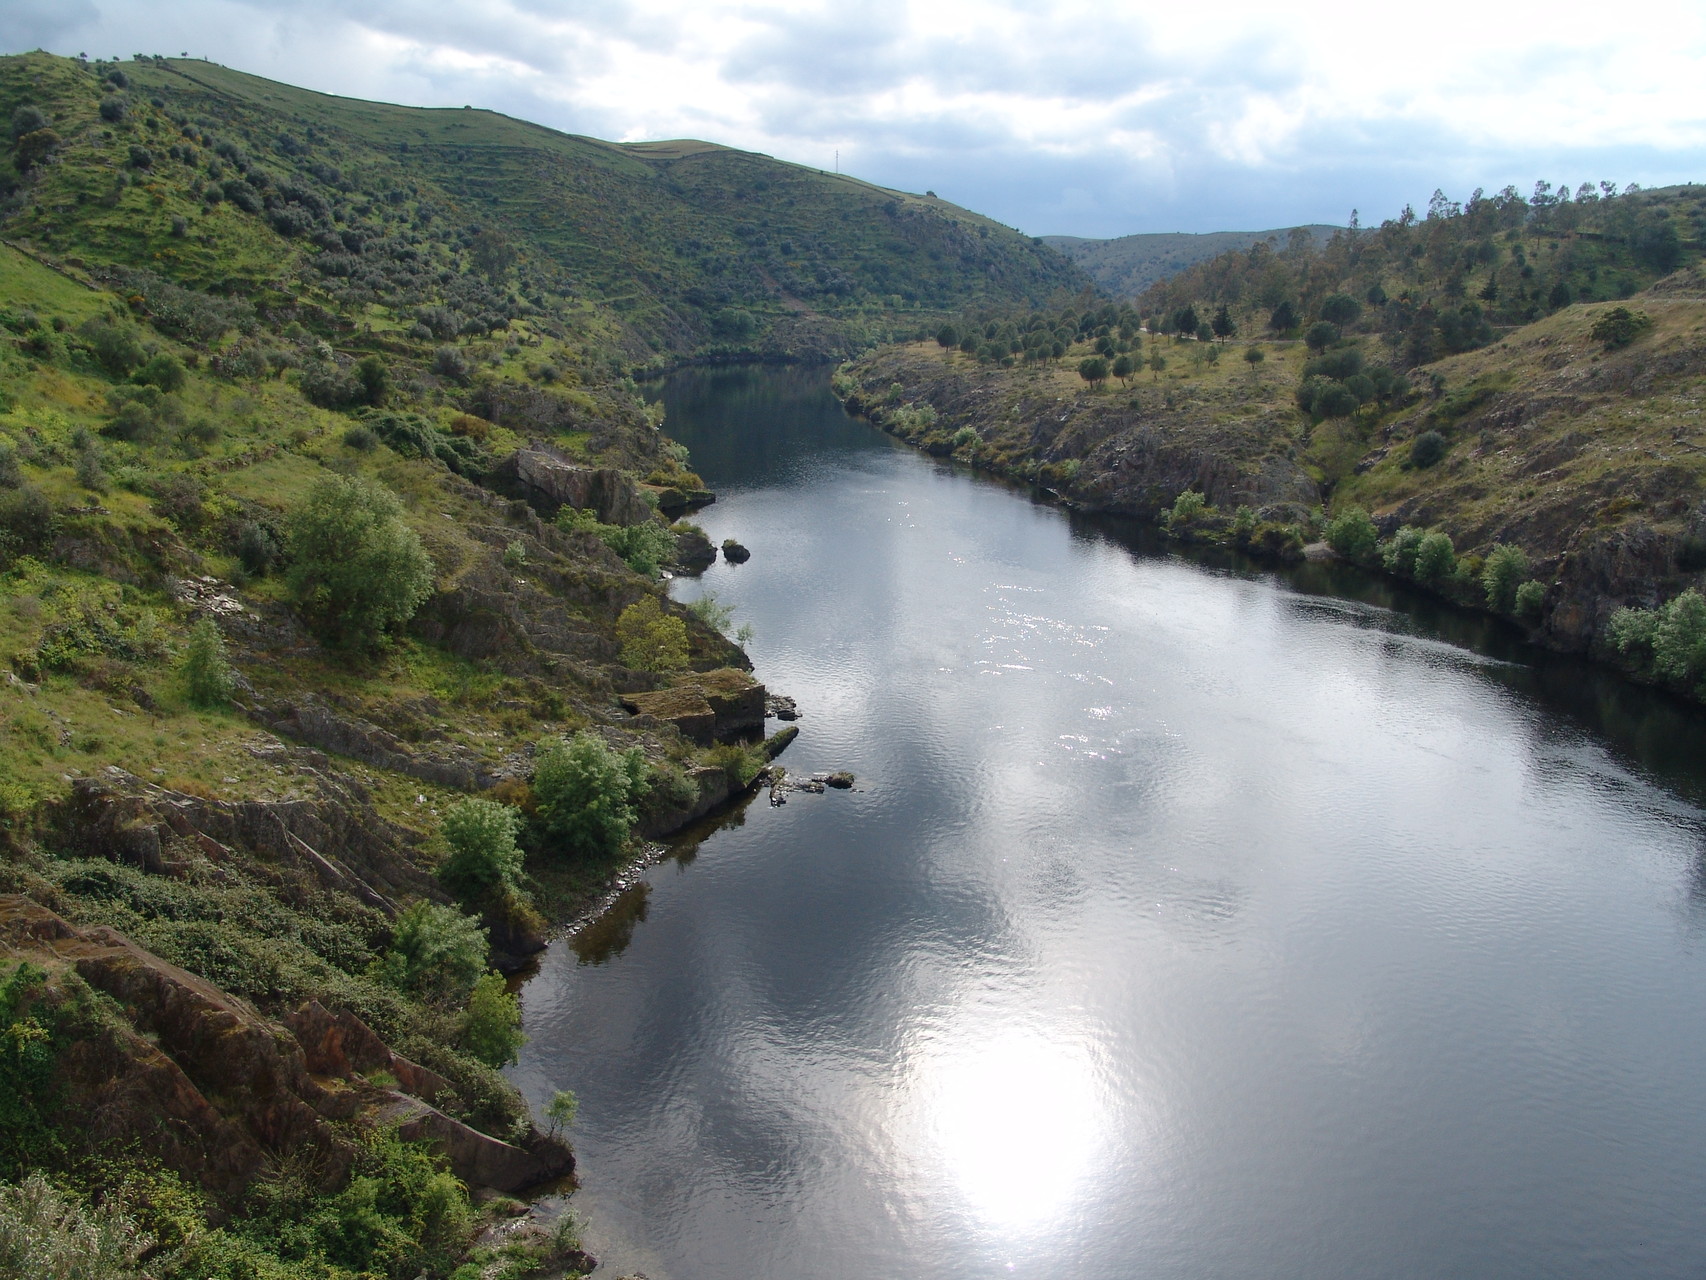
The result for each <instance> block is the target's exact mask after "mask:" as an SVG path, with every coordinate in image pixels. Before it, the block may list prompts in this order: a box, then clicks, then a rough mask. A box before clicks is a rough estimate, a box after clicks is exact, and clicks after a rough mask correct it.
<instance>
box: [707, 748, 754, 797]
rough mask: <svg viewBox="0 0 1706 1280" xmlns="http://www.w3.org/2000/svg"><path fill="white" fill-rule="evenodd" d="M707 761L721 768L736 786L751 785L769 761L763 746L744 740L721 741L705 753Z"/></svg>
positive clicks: (716, 767)
mask: <svg viewBox="0 0 1706 1280" xmlns="http://www.w3.org/2000/svg"><path fill="white" fill-rule="evenodd" d="M705 763H706V764H708V765H710V766H711V767H712V768H713V769H721V770H722V771H723V774H724V775H725V776H726V777H727V778H728V780H729V785H730V786H733V787H735V788H737V789H738V788H741V787H746V786H750V785H751V783H752V780H753V779H754V778H756V777H757V776H758V771H759V770H760V769H762V768H764V766H765V765H766V764H768V763H769V757H768V756H766V755H765V754H764V751H763V749H762V748H760V747H758V746H754V745H750V744H748V743H744V742H720V743H718V744H717V745H716V746H714V747H712V748H711V749H710V750H709V751H707V752H706V753H705Z"/></svg>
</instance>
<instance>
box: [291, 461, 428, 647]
mask: <svg viewBox="0 0 1706 1280" xmlns="http://www.w3.org/2000/svg"><path fill="white" fill-rule="evenodd" d="M286 539H287V543H288V546H289V551H290V558H291V566H290V573H289V579H288V581H289V586H290V590H291V592H292V594H293V595H294V596H295V598H296V602H297V604H298V605H299V606H300V607H301V609H302V611H303V613H304V614H306V615H307V617H308V618H309V620H310V621H311V622H312V623H313V624H314V626H315V627H316V629H317V630H318V631H319V632H320V634H321V636H322V637H323V638H325V639H326V640H327V641H329V642H330V643H333V644H338V645H344V646H348V647H372V646H374V645H377V644H379V643H381V642H382V641H383V640H384V639H385V637H386V635H387V633H389V632H390V631H392V630H394V629H395V628H397V627H400V626H402V625H403V624H404V623H406V622H407V621H408V620H409V619H410V618H412V617H414V615H415V610H416V609H418V608H420V606H421V602H422V601H424V600H425V599H426V598H427V596H428V595H429V594H431V592H432V575H433V563H432V559H431V557H430V556H428V555H427V553H426V548H425V547H423V546H422V545H421V540H420V537H419V535H417V534H416V533H415V531H414V530H413V529H411V528H409V526H408V525H407V524H405V523H404V522H403V508H402V504H401V503H400V502H398V501H397V498H396V495H394V494H393V493H392V492H391V491H390V490H389V489H385V488H382V487H381V486H379V485H375V484H371V483H369V482H368V481H365V480H361V479H358V478H356V477H353V476H329V477H327V478H326V479H324V480H322V481H320V482H319V483H318V484H316V485H315V486H314V487H313V489H311V490H310V491H309V493H308V497H307V498H306V500H305V501H304V502H303V503H302V505H301V506H300V507H298V508H297V509H296V510H295V511H294V512H292V513H291V516H290V520H289V524H288V526H287V532H286Z"/></svg>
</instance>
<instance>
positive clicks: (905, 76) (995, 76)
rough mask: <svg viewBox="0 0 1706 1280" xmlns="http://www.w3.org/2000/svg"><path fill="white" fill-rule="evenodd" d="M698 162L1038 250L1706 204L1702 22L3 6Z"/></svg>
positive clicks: (1586, 10) (78, 48) (457, 6)
mask: <svg viewBox="0 0 1706 1280" xmlns="http://www.w3.org/2000/svg"><path fill="white" fill-rule="evenodd" d="M38 47H39V48H45V49H49V50H52V51H53V52H56V53H65V54H74V53H78V52H86V53H88V54H89V55H90V56H91V57H110V56H112V55H114V54H120V55H124V56H128V55H130V54H131V53H134V52H143V53H170V54H177V53H180V52H184V51H188V52H189V53H191V54H192V55H195V56H205V57H208V58H211V59H213V60H214V61H216V62H222V63H224V64H226V65H228V66H232V67H237V68H241V69H243V70H246V71H252V72H255V73H257V74H259V75H264V76H269V77H272V78H274V79H278V80H284V81H288V82H290V83H293V84H299V85H305V86H308V87H310V88H314V89H320V90H323V91H326V92H330V93H339V94H346V95H350V96H354V97H363V98H380V99H385V100H388V101H393V102H403V103H410V104H416V105H423V106H447V105H448V106H461V105H462V104H464V103H472V104H474V105H476V106H486V107H492V108H494V109H496V110H499V111H505V112H508V113H509V114H511V115H515V116H521V117H524V118H526V119H529V120H535V121H539V122H540V123H543V124H548V125H551V126H554V127H556V128H560V129H565V130H569V131H571V132H575V133H586V134H593V135H595V136H598V137H605V138H614V139H619V140H639V139H647V138H671V137H684V136H685V137H697V138H706V139H710V140H711V141H715V142H722V143H727V144H729V145H732V146H738V147H745V148H749V149H751V150H756V151H763V152H767V153H769V154H771V155H774V156H777V157H779V158H781V159H785V160H792V161H796V162H799V163H801V164H808V165H814V166H819V167H822V168H829V167H831V166H832V165H833V164H834V163H835V162H836V155H837V153H838V152H839V160H840V164H841V167H842V168H843V169H844V170H846V171H848V172H852V173H856V174H858V175H860V176H861V177H865V178H869V179H871V180H873V181H876V182H880V183H883V184H886V185H889V186H895V187H901V188H904V189H907V190H913V191H922V190H924V189H926V188H930V189H933V190H935V191H936V192H937V193H938V194H940V195H941V196H943V197H944V198H946V199H950V200H953V201H955V202H957V203H959V204H962V205H966V206H968V207H970V208H973V209H977V210H979V211H980V212H983V213H987V214H989V215H991V216H993V217H995V218H999V219H1000V220H1001V221H1003V222H1007V223H1010V224H1012V225H1014V226H1017V227H1019V228H1020V229H1022V230H1024V231H1026V232H1029V233H1031V234H1034V235H1041V234H1048V233H1060V234H1070V235H1086V236H1111V235H1122V234H1125V233H1128V232H1133V231H1213V230H1251V229H1257V228H1268V227H1276V226H1288V225H1292V224H1295V223H1300V222H1316V221H1318V222H1335V223H1342V222H1344V221H1345V220H1346V218H1347V217H1348V216H1349V214H1350V211H1351V209H1352V208H1353V207H1355V208H1357V209H1360V211H1361V213H1362V217H1363V220H1364V221H1365V222H1373V221H1378V220H1379V219H1380V218H1382V217H1388V216H1391V215H1392V214H1394V213H1396V212H1397V210H1398V209H1399V208H1400V207H1401V206H1402V205H1403V204H1404V203H1405V202H1406V201H1413V202H1415V203H1416V204H1417V205H1418V206H1421V205H1425V203H1426V201H1427V198H1428V196H1429V194H1430V193H1431V192H1432V191H1433V189H1434V188H1435V187H1436V186H1439V187H1443V188H1444V189H1445V191H1446V193H1447V194H1448V195H1450V196H1453V197H1455V198H1459V199H1461V198H1463V197H1465V196H1467V195H1468V194H1469V191H1470V190H1471V189H1472V188H1474V187H1476V186H1484V187H1487V188H1488V189H1497V188H1499V187H1502V186H1504V185H1505V184H1507V183H1515V184H1516V185H1517V186H1519V187H1520V188H1521V189H1522V190H1524V191H1525V192H1526V191H1527V190H1528V189H1529V188H1530V187H1531V186H1532V185H1533V183H1534V181H1535V180H1536V179H1537V178H1545V179H1547V180H1549V181H1551V182H1554V183H1558V182H1568V183H1569V184H1570V186H1571V187H1575V186H1577V185H1579V184H1580V183H1581V182H1582V181H1584V180H1590V179H1591V180H1594V181H1598V180H1600V179H1611V180H1614V181H1616V182H1617V183H1618V184H1619V185H1623V184H1626V183H1628V182H1639V183H1641V184H1642V185H1645V186H1654V185H1660V184H1665V183H1672V182H1685V181H1690V180H1695V179H1700V180H1703V181H1706V94H1703V93H1702V92H1701V91H1700V86H1701V84H1702V83H1703V82H1706V4H1702V3H1701V2H1700V0H1631V2H1629V3H1625V4H1622V5H1608V4H1605V3H1603V0H1600V2H1598V3H1594V4H1591V5H1590V4H1585V3H1577V2H1576V0H1546V2H1544V3H1539V2H1535V3H1530V2H1528V0H1425V2H1424V3H1421V4H1406V5H1399V4H1395V3H1391V2H1390V0H1388V2H1387V3H1375V4H1347V3H1344V2H1343V0H1339V2H1337V3H1323V2H1321V0H1262V2H1261V3H1250V2H1247V0H1220V2H1214V0H1208V2H1204V3H1191V4H1181V3H1177V2H1175V3H1172V4H1162V3H1155V2H1152V3H1148V4H1142V5H1138V4H1132V3H1127V2H1125V0H1103V2H1102V3H1079V2H1078V0H1007V2H1002V0H976V2H972V0H860V2H857V3H855V2H852V0H840V2H838V3H783V2H780V0H775V2H772V3H764V2H762V0H601V2H597V3H589V2H587V0H364V3H361V4H349V3H334V2H333V0H271V2H267V3H263V2H261V0H3V3H0V50H4V51H7V52H14V51H18V50H22V49H33V48H38Z"/></svg>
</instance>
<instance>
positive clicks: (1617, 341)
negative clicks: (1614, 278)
mask: <svg viewBox="0 0 1706 1280" xmlns="http://www.w3.org/2000/svg"><path fill="white" fill-rule="evenodd" d="M1652 325H1653V318H1652V317H1651V316H1649V315H1648V314H1647V313H1646V312H1644V311H1631V310H1629V308H1628V307H1613V308H1611V310H1609V311H1607V312H1606V313H1605V314H1604V315H1602V316H1600V317H1599V319H1597V320H1595V321H1594V322H1593V328H1591V329H1589V330H1588V336H1589V337H1590V338H1592V339H1593V340H1594V341H1595V342H1598V343H1601V344H1603V345H1604V347H1605V349H1606V350H1607V351H1615V350H1617V349H1618V348H1619V347H1626V346H1628V345H1629V344H1630V343H1631V342H1633V341H1635V339H1636V338H1639V337H1640V336H1641V335H1642V334H1643V333H1645V332H1646V331H1647V330H1648V329H1650V328H1652Z"/></svg>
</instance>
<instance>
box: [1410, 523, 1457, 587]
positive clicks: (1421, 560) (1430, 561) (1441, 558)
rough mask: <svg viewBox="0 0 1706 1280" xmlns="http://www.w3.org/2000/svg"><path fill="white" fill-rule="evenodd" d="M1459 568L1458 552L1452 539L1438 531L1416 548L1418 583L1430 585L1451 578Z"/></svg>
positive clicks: (1429, 535) (1428, 536) (1425, 538)
mask: <svg viewBox="0 0 1706 1280" xmlns="http://www.w3.org/2000/svg"><path fill="white" fill-rule="evenodd" d="M1456 568H1457V552H1456V551H1455V550H1454V549H1453V548H1452V545H1451V537H1450V535H1448V534H1445V533H1441V532H1439V531H1438V530H1436V531H1434V532H1433V533H1430V534H1426V535H1425V536H1424V537H1423V538H1422V540H1421V542H1420V543H1418V544H1417V546H1416V570H1415V572H1416V581H1417V582H1426V583H1430V584H1435V583H1440V582H1443V581H1445V579H1447V578H1449V577H1450V576H1451V574H1452V571H1453V570H1455V569H1456Z"/></svg>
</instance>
